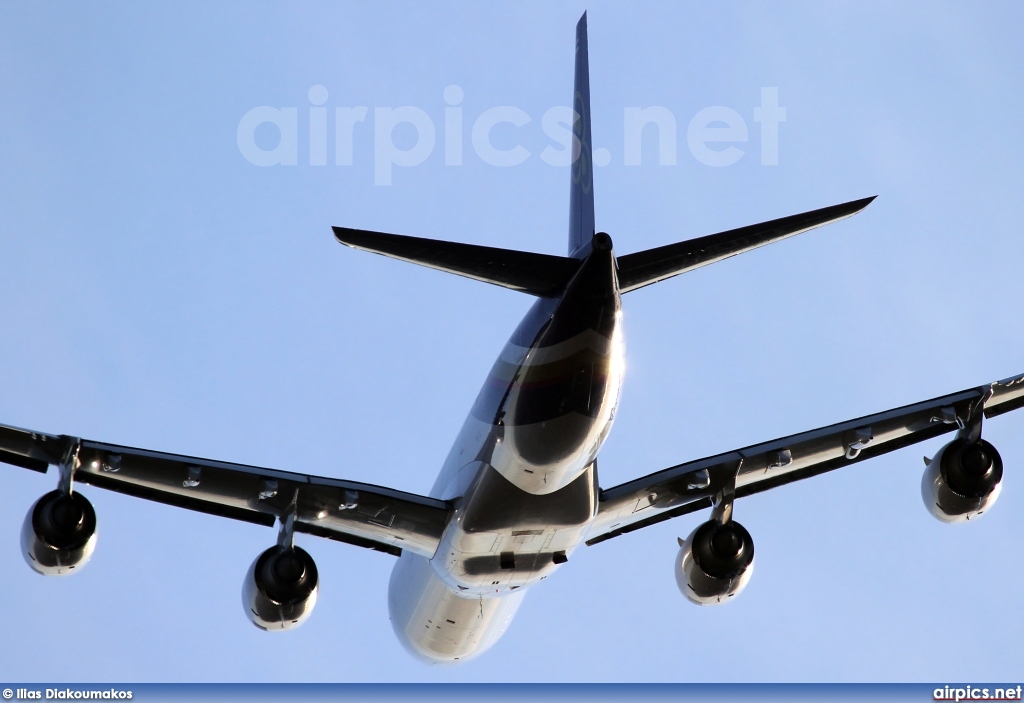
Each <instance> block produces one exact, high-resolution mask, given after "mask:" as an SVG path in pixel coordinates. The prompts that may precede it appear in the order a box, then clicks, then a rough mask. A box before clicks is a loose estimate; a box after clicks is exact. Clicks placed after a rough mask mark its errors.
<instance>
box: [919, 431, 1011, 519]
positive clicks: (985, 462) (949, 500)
mask: <svg viewBox="0 0 1024 703" xmlns="http://www.w3.org/2000/svg"><path fill="white" fill-rule="evenodd" d="M1002 480H1003V460H1002V458H1001V457H1000V456H999V452H997V451H996V448H995V447H993V446H992V445H991V444H989V443H988V442H986V441H985V440H983V439H979V440H978V441H977V442H974V443H971V442H968V441H967V440H965V439H954V440H953V441H952V442H950V443H949V444H947V445H946V446H944V447H943V448H942V449H940V450H939V453H938V454H936V455H935V458H934V459H932V460H931V461H930V462H928V467H927V468H926V469H925V471H924V476H923V477H922V478H921V497H922V498H923V499H924V504H925V506H926V507H927V508H928V511H929V512H930V513H931V514H932V515H934V516H935V517H937V518H938V519H939V520H942V521H943V522H950V523H953V522H966V521H968V520H972V519H974V518H976V517H978V516H979V515H981V514H982V513H984V512H985V511H986V510H987V509H988V508H989V507H990V506H992V504H994V503H995V502H996V499H997V498H998V497H999V493H1000V491H1001V490H1002Z"/></svg>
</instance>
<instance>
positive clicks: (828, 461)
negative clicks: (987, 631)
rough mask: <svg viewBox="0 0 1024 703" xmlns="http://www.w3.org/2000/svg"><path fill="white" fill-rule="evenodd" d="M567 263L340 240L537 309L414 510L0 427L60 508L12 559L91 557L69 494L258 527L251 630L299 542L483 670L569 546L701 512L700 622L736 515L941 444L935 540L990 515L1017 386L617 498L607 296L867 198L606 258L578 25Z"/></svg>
mask: <svg viewBox="0 0 1024 703" xmlns="http://www.w3.org/2000/svg"><path fill="white" fill-rule="evenodd" d="M573 105H574V110H575V112H576V117H575V122H574V125H573V132H574V137H575V140H574V142H575V144H576V147H577V148H578V157H577V158H576V159H575V160H574V163H573V166H572V168H571V184H570V226H569V245H568V255H567V256H564V257H561V256H549V255H544V254H534V253H526V252H519V251H509V250H504V249H496V248H491V247H483V246H474V245H470V244H456V243H451V242H443V241H436V240H430V239H421V238H415V237H409V236H401V235H396V234H384V233H380V232H372V231H366V230H358V229H348V228H343V227H336V228H334V234H335V236H336V238H337V239H338V241H339V242H341V243H343V244H346V245H348V246H350V247H354V248H357V249H363V250H366V251H371V252H375V253H378V254H383V255H385V256H389V257H393V258H397V259H401V260H404V261H408V262H412V263H416V264H420V265H424V266H429V267H431V268H435V269H439V270H442V271H447V272H450V273H455V274H459V275H462V276H467V277H469V278H474V279H476V280H478V281H484V282H487V283H492V284H495V285H499V286H504V287H506V288H511V289H514V290H518V291H521V292H523V293H527V294H529V295H532V296H534V297H535V298H536V301H535V303H534V304H533V306H532V307H531V308H530V311H529V312H528V313H527V314H526V316H525V318H523V320H522V322H521V323H520V324H519V326H518V327H517V328H516V330H515V331H514V332H513V334H512V337H511V339H509V341H508V343H507V344H506V345H505V347H504V349H503V350H502V352H501V355H500V356H499V357H498V359H497V361H496V362H495V363H494V366H493V368H492V369H491V372H490V374H489V375H488V377H487V379H486V380H485V382H484V385H483V388H482V389H481V391H480V393H479V396H478V397H477V399H476V402H475V403H474V405H473V407H472V409H471V410H470V412H469V417H468V418H467V419H466V421H465V424H464V425H463V427H462V430H461V432H460V433H459V435H458V437H457V438H456V440H455V444H454V446H453V447H452V450H451V452H450V454H449V455H448V458H447V459H446V460H445V462H444V465H443V466H442V468H441V472H440V475H439V476H438V478H437V481H436V483H435V484H434V487H433V489H432V490H431V492H430V495H429V496H418V495H412V494H409V493H403V492H401V491H397V490H392V489H390V488H382V487H379V486H373V485H367V484H363V483H356V482H353V481H346V480H342V479H336V478H328V477H319V476H307V475H303V474H297V473H288V472H285V471H278V470H274V469H266V468H258V467H254V466H244V465H240V464H231V463H225V462H221V461H212V460H208V459H200V458H195V457H189V456H180V455H175V454H167V453H163V452H156V451H149V450H144V449H134V448H131V447H125V446H119V445H116V444H108V443H106V442H97V441H92V440H87V439H81V438H78V437H71V436H67V435H52V434H46V433H42V432H33V431H28V430H22V429H17V428H14V427H6V426H0V461H2V462H5V463H8V464H12V465H15V466H20V467H24V468H27V469H33V470H36V471H39V472H46V471H47V470H48V468H49V467H50V466H51V465H53V466H57V467H58V468H59V484H58V487H57V489H56V490H54V491H52V492H50V493H47V494H45V495H44V496H43V497H42V498H40V499H39V500H38V501H37V502H36V503H35V504H34V505H33V506H32V507H31V508H30V509H29V511H28V515H27V516H26V518H25V523H24V527H23V530H22V547H23V551H24V555H25V558H26V560H27V561H28V563H29V565H30V566H31V567H32V568H33V569H34V570H36V571H37V572H39V573H41V574H45V575H63V574H71V573H74V572H75V571H76V570H78V569H80V568H81V567H82V566H83V565H84V564H85V563H86V561H87V560H88V559H89V556H90V555H91V553H92V551H93V549H94V547H95V544H96V515H95V512H94V511H93V508H92V506H91V505H90V503H89V502H88V501H87V500H86V499H85V497H84V496H83V495H82V494H81V493H80V492H79V491H78V486H79V485H80V484H86V485H91V486H95V487H97V488H105V489H109V490H113V491H118V492H120V493H124V494H128V495H132V496H137V497H139V498H145V499H148V500H153V501H158V502H161V503H166V504H170V505H176V506H180V507H183V508H188V509H190V510H197V511H201V512H206V513H212V514H215V515H221V516H224V517H229V518H234V519H237V520H244V521H248V522H253V523H257V524H261V525H266V526H273V525H274V524H275V523H276V524H277V525H278V526H279V531H278V538H277V543H276V545H274V546H272V547H270V548H269V549H267V550H266V551H264V552H263V553H262V554H260V555H259V556H258V557H257V558H256V560H255V561H254V562H253V564H252V566H251V568H250V569H249V572H248V574H247V575H246V576H245V582H244V586H243V605H244V608H245V612H246V614H247V615H248V617H249V618H250V619H251V620H252V622H253V623H255V624H256V626H257V627H260V628H262V629H266V630H283V629H289V628H291V627H294V626H296V625H298V624H299V623H301V622H302V621H303V620H304V619H306V618H307V617H308V616H309V615H310V613H311V612H312V610H313V606H314V604H315V602H316V598H317V593H318V585H319V584H318V576H317V568H316V565H315V563H314V561H313V559H312V558H311V557H310V555H309V554H308V553H307V552H306V551H305V550H303V549H301V548H299V547H297V546H295V544H294V542H293V538H294V534H295V533H296V532H302V533H307V534H311V535H317V536H320V537H326V538H329V539H334V540H339V541H342V542H347V543H350V544H354V545H357V546H360V547H367V548H370V549H375V550H378V551H381V552H386V553H388V554H391V555H394V556H395V557H397V558H398V561H397V563H396V564H395V567H394V571H393V572H392V577H391V583H390V587H389V596H388V605H389V610H390V616H391V622H392V625H393V627H394V629H395V632H396V634H397V635H398V637H399V639H400V640H401V641H402V643H403V644H404V645H405V646H406V647H407V648H408V649H409V650H410V651H411V652H413V653H414V654H415V655H418V656H420V657H423V658H426V659H428V660H432V661H455V660H465V659H468V658H470V657H472V656H474V655H477V654H480V653H481V652H483V651H484V650H486V649H487V648H488V647H489V646H491V645H492V644H493V643H494V642H495V641H496V640H497V639H498V638H499V637H500V636H501V634H502V633H503V632H504V631H505V629H506V628H507V626H508V624H509V622H510V620H511V618H512V616H513V615H514V614H515V611H516V609H517V607H518V606H519V603H520V601H521V600H522V596H523V594H524V592H525V591H526V589H527V587H528V586H530V585H532V584H534V583H536V582H538V581H540V580H542V579H545V578H547V577H548V576H550V575H551V574H552V573H554V572H555V571H556V570H557V569H558V568H559V566H560V565H562V564H564V563H565V562H566V561H567V560H568V559H569V558H570V557H571V555H572V553H573V551H574V550H575V549H576V548H577V547H579V546H580V545H581V544H587V545H595V544H599V543H601V542H603V541H605V540H608V539H611V538H613V537H617V536H619V535H623V534H625V533H627V532H633V531H635V530H638V529H640V528H642V527H645V526H647V525H652V524H655V523H658V522H661V521H664V520H668V519H670V518H673V517H676V516H679V515H684V514H687V513H691V512H694V511H697V510H703V509H706V508H710V509H711V513H710V517H709V519H708V520H707V521H706V522H704V523H703V524H701V525H700V526H699V527H697V529H695V530H694V531H693V532H692V533H691V534H690V535H689V537H687V538H686V539H685V540H682V539H681V540H679V545H680V546H679V552H678V556H677V559H676V579H677V582H678V585H679V588H680V590H681V591H682V592H683V594H684V595H685V596H686V597H687V598H688V599H690V600H691V601H693V602H695V603H698V604H715V603H722V602H725V601H727V600H728V599H730V598H731V597H733V596H735V595H736V594H738V593H739V592H740V591H741V590H742V589H743V587H744V586H745V585H746V583H747V582H748V580H749V578H750V575H751V573H752V567H753V561H754V544H753V540H752V539H751V536H750V534H749V533H748V532H747V531H746V530H745V529H744V528H743V527H742V526H741V525H740V524H739V522H737V521H735V520H734V519H733V510H734V502H735V499H736V498H740V497H743V496H747V495H751V494H754V493H758V492H761V491H764V490H767V489H769V488H774V487H776V486H781V485H783V484H786V483H790V482H792V481H797V480H800V479H804V478H809V477H811V476H815V475H817V474H820V473H824V472H826V471H831V470H833V469H838V468H840V467H844V466H849V465H851V464H855V463H857V462H859V461H863V460H864V459H868V458H871V457H874V456H878V455H880V454H884V453H886V452H890V451H893V450H895V449H899V448H901V447H905V446H907V445H910V444H913V443H916V442H920V441H923V440H927V439H930V438H932V437H936V436H938V435H941V434H945V433H948V432H954V431H955V432H956V436H955V438H954V439H953V440H952V441H950V442H949V443H948V444H946V445H945V446H944V447H943V448H942V449H941V450H940V451H939V452H938V453H937V454H936V455H935V457H933V458H932V459H931V460H930V461H929V462H928V464H927V467H926V470H925V473H924V477H923V479H922V494H923V496H924V501H925V504H926V506H927V507H928V509H929V510H930V511H931V512H932V513H933V514H934V515H935V516H936V517H938V518H940V519H942V520H944V521H947V522H958V521H966V520H969V519H972V518H974V517H976V516H978V515H981V514H982V513H983V512H984V511H985V510H987V509H988V508H989V506H991V505H992V504H993V502H994V501H995V500H996V498H997V496H998V494H999V491H1000V487H1001V479H1002V471H1003V468H1002V461H1001V459H1000V457H999V454H998V453H997V452H996V450H995V448H994V447H992V445H991V444H989V443H988V442H986V441H985V440H983V439H982V438H981V428H982V420H983V418H990V417H993V416H995V415H999V414H1002V413H1005V412H1008V411H1010V410H1013V409H1016V408H1019V407H1021V406H1024V375H1021V376H1016V377H1013V378H1009V379H1006V380H1003V381H999V382H996V383H990V384H986V385H984V386H980V387H978V388H971V389H967V390H964V391H961V392H959V393H952V394H950V395H946V396H942V397H939V398H935V399H933V400H927V401H924V402H920V403H915V404H913V405H908V406H905V407H901V408H896V409H894V410H888V411H885V412H881V413H878V414H875V415H869V416H867V417H861V418H857V419H854V420H850V421H848V422H842V423H839V424H836V425H831V426H828V427H822V428H820V429H816V430H811V431H809V432H804V433H801V434H797V435H793V436H789V437H783V438H781V439H776V440H774V441H770V442H765V443H763V444H758V445H755V446H751V447H745V448H743V449H737V450H735V451H731V452H727V453H725V454H720V455H717V456H711V457H707V458H704V459H699V460H696V461H690V462H687V463H683V464H679V465H678V466H673V467H670V468H667V469H664V470H663V471H659V472H656V473H653V474H650V475H648V476H645V477H643V478H639V479H636V480H634V481H630V482H628V483H625V484H622V485H620V486H615V487H614V488H605V489H602V488H601V487H600V486H599V485H598V480H597V473H596V462H597V456H598V453H599V451H600V449H601V445H602V443H603V442H604V440H605V438H606V437H607V436H608V432H609V430H610V429H611V425H612V420H613V418H614V416H615V410H616V405H617V403H618V400H619V389H620V384H621V381H622V372H623V345H622V334H623V332H622V326H621V319H622V318H621V299H622V295H623V294H625V293H629V292H630V291H634V290H636V289H638V288H642V287H643V286H647V285H650V284H653V283H657V282H659V281H662V280H665V279H667V278H670V277H672V276H676V275H679V274H682V273H686V272H688V271H692V270H693V269H696V268H698V267H701V266H704V265H707V264H710V263H713V262H716V261H720V260H722V259H725V258H727V257H730V256H734V255H736V254H740V253H742V252H746V251H749V250H751V249H755V248H757V247H760V246H763V245H765V244H769V243H771V242H775V241H778V240H780V239H784V238H786V237H791V236H793V235H795V234H798V233H800V232H804V231H807V230H809V229H813V228H815V227H818V226H821V225H824V224H827V223H830V222H835V221H837V220H841V219H844V218H847V217H850V216H851V215H853V214H855V213H857V212H859V211H860V210H862V209H864V208H865V207H866V206H867V205H868V204H869V203H870V202H871V200H872V198H865V199H862V200H855V201H852V202H849V203H845V204H842V205H835V206H832V207H826V208H822V209H819V210H813V211H811V212H806V213H803V214H800V215H794V216H791V217H784V218H782V219H777V220H772V221H770V222H764V223H761V224H756V225H751V226H748V227H742V228H739V229H735V230H730V231H727V232H721V233H718V234H712V235H709V236H705V237H700V238H698V239H692V240H689V241H684V242H679V243H676V244H669V245H667V246H663V247H659V248H656V249H651V250H648V251H642V252H639V253H634V254H626V255H622V256H617V255H616V254H615V251H614V249H613V246H612V239H611V237H609V235H608V234H605V233H603V232H598V231H597V230H596V228H595V224H594V191H593V178H592V169H591V134H590V85H589V69H588V60H587V26H586V15H584V17H583V18H582V19H581V20H580V22H579V25H578V26H577V28H576V66H575V90H574V93H573Z"/></svg>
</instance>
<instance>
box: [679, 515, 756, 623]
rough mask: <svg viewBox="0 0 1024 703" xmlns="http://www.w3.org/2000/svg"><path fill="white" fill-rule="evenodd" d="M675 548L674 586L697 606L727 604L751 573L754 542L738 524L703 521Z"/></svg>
mask: <svg viewBox="0 0 1024 703" xmlns="http://www.w3.org/2000/svg"><path fill="white" fill-rule="evenodd" d="M679 547H680V548H679V555H678V556H677V557H676V584H677V585H678V586H679V590H680V591H681V592H682V594H683V595H684V596H686V597H687V598H688V599H690V600H691V601H692V602H694V603H696V604H697V605H717V604H719V603H725V602H727V601H728V600H729V599H730V598H732V597H733V596H735V595H736V594H738V593H739V592H740V591H742V590H743V588H744V587H745V586H746V585H747V582H748V581H749V580H750V576H751V574H753V573H754V540H753V539H752V538H751V537H750V533H749V532H747V530H746V529H745V528H744V527H743V525H741V524H739V523H738V522H733V521H730V522H727V523H725V524H724V525H723V524H719V523H718V522H715V521H714V520H710V521H708V522H705V523H703V524H702V525H700V526H698V527H697V529H695V530H694V531H693V532H691V533H690V536H689V537H687V538H686V540H685V541H683V540H679Z"/></svg>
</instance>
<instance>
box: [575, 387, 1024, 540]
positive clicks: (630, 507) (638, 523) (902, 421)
mask: <svg viewBox="0 0 1024 703" xmlns="http://www.w3.org/2000/svg"><path fill="white" fill-rule="evenodd" d="M990 389H991V395H989V391H990ZM986 396H988V397H987V398H986ZM979 401H982V402H984V414H985V417H987V418H990V417H995V416H996V415H1001V414H1003V413H1006V412H1009V411H1011V410H1016V409H1017V408H1020V407H1024V374H1021V375H1019V376H1014V377H1012V378H1007V379H1005V380H1002V381H998V382H996V383H993V384H990V385H986V386H982V387H980V388H972V389H968V390H964V391H961V392H959V393H952V394H950V395H945V396H941V397H939V398H934V399H932V400H927V401H924V402H921V403H914V404H913V405H906V406H904V407H901V408H895V409H893V410H888V411H886V412H882V413H877V414H875V415H868V416H866V417H861V418H857V419H854V420H848V421H846V422H840V423H838V424H835V425H829V426H828V427H821V428H819V429H816V430H811V431H810V432H803V433H800V434H795V435H791V436H789V437H782V438H780V439H776V440H773V441H771V442H765V443H763V444H756V445H753V446H751V447H746V448H744V449H737V450H735V451H731V452H726V453H724V454H718V455H716V456H711V457H706V458H704V459H698V460H696V461H690V462H687V463H684V464H679V465H677V466H672V467H670V468H667V469H664V470H662V471H658V472H657V473H653V474H650V475H648V476H644V477H643V478H639V479H636V480H634V481H629V482H628V483H623V484H621V485H619V486H615V487H614V488H610V489H608V490H603V491H602V492H601V499H600V502H599V505H598V514H597V518H596V520H595V522H594V525H593V526H592V528H591V531H590V534H589V536H588V539H587V544H588V545H594V544H598V543H600V542H604V541H605V540H608V539H611V538H612V537H618V536H619V535H622V534H625V533H627V532H633V531H634V530H639V529H640V528H642V527H647V526H648V525H654V524H656V523H659V522H663V521H665V520H669V519H671V518H674V517H678V516H680V515H686V514H688V513H692V512H696V511H698V510H702V509H704V508H709V507H711V505H712V500H713V496H714V493H715V491H716V490H717V488H716V487H715V486H713V485H712V483H713V482H712V481H711V479H710V474H712V473H714V472H715V471H716V470H719V469H721V468H723V467H730V468H735V469H737V473H736V497H737V498H741V497H743V496H748V495H753V494H755V493H760V492H762V491H766V490H768V489H770V488H775V487H776V486H781V485H784V484H787V483H791V482H793V481H799V480H801V479H805V478H810V477H811V476H817V475H818V474H822V473H825V472H827V471H833V470H835V469H839V468H842V467H844V466H848V465H850V464H855V463H857V462H860V461H863V460H865V459H870V458H872V457H876V456H880V455H882V454H887V453H889V452H891V451H894V450H896V449H901V448H902V447H906V446H909V445H911V444H916V443H918V442H923V441H925V440H927V439H931V438H933V437H938V436H939V435H942V434H946V433H947V432H952V431H953V430H956V429H957V427H958V425H957V424H956V418H958V417H959V418H963V417H966V416H967V415H968V414H969V412H970V410H971V409H972V406H973V405H974V404H975V403H978V402H979Z"/></svg>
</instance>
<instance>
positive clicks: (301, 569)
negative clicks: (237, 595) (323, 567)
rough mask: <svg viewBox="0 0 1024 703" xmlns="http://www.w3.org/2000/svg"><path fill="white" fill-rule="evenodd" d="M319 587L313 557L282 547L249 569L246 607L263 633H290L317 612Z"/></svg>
mask: <svg viewBox="0 0 1024 703" xmlns="http://www.w3.org/2000/svg"><path fill="white" fill-rule="evenodd" d="M319 585H320V579H319V575H318V574H317V570H316V563H315V562H314V561H313V557H311V556H309V554H307V553H306V551H305V550H303V549H300V548H299V547H283V546H281V545H278V546H275V547H271V548H270V549H268V550H267V551H265V552H263V553H262V554H260V555H259V556H258V557H257V558H256V561H254V562H253V563H252V566H250V567H249V573H247V574H246V575H245V583H244V585H243V586H242V605H243V607H244V608H245V614H246V615H248V616H249V619H250V620H252V622H253V624H254V625H256V627H258V628H260V629H261V630H290V629H292V628H293V627H297V626H299V625H301V624H302V623H303V622H304V621H305V620H306V618H308V617H309V615H310V613H312V612H313V606H315V605H316V596H317V591H318V590H319Z"/></svg>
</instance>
